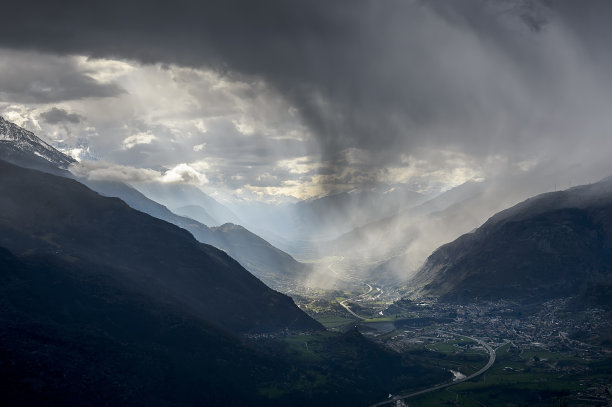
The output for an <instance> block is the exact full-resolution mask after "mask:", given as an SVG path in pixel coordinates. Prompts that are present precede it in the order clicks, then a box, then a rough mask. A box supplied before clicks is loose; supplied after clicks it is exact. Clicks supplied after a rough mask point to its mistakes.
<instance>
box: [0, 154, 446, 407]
mask: <svg viewBox="0 0 612 407" xmlns="http://www.w3.org/2000/svg"><path fill="white" fill-rule="evenodd" d="M22 153H23V154H24V155H25V156H27V155H28V154H29V155H30V157H29V160H27V161H26V164H28V165H32V164H37V163H38V160H40V159H44V160H45V161H47V162H49V161H48V160H47V159H46V158H41V157H39V156H38V155H35V154H32V153H31V152H29V151H27V150H23V151H22ZM57 153H58V154H61V153H59V152H57ZM56 170H57V171H58V172H59V173H60V174H62V175H63V176H57V175H53V174H50V173H47V172H40V171H37V170H32V169H26V168H23V167H20V166H17V165H14V164H10V163H8V162H6V161H0V213H1V214H2V215H1V216H0V229H1V232H2V233H0V270H2V272H3V273H4V275H3V277H4V278H3V283H2V284H1V285H0V291H1V292H2V296H1V298H2V299H1V300H0V323H1V324H2V327H3V335H2V337H1V338H0V342H1V344H2V351H1V352H2V359H1V362H0V375H1V376H2V377H3V378H5V379H3V382H2V385H1V388H2V390H3V394H4V396H3V400H4V401H5V402H7V403H9V405H13V404H15V405H18V404H23V403H29V402H32V403H35V404H39V405H41V403H42V405H55V404H57V403H60V404H75V403H80V402H82V400H83V398H84V397H86V400H87V402H88V403H90V404H91V405H112V404H116V403H119V404H124V403H128V404H131V405H168V404H170V405H180V404H188V405H195V404H201V403H204V404H207V405H243V404H244V403H246V404H250V405H285V404H286V403H292V404H295V405H311V404H312V403H313V402H314V403H317V404H320V405H338V404H346V405H352V404H354V403H355V402H356V401H357V400H360V401H363V400H364V397H365V400H372V401H374V400H376V398H380V397H383V395H384V394H386V391H394V390H393V389H397V388H398V387H397V386H404V385H405V384H403V383H404V382H405V380H408V381H410V382H412V383H415V384H416V383H421V382H422V381H423V380H430V381H431V380H434V381H435V380H436V377H438V376H439V375H441V374H442V372H441V371H436V369H431V368H427V367H423V366H420V365H418V364H417V363H416V362H407V361H406V360H403V361H401V360H400V358H399V357H398V355H394V354H393V353H389V352H388V351H387V350H384V349H382V348H380V347H378V346H377V345H374V344H372V343H369V342H368V341H366V340H365V339H363V337H362V336H361V335H360V334H359V333H358V332H356V331H351V332H348V333H347V334H346V335H343V336H334V337H329V338H328V337H326V336H321V337H320V338H319V339H316V341H317V344H318V345H317V346H318V347H319V350H318V351H317V352H323V354H324V355H326V357H331V359H330V360H329V361H326V360H325V359H323V360H319V359H316V361H315V362H308V361H304V360H302V359H301V358H300V357H299V356H295V354H294V353H292V352H291V351H290V350H288V349H284V348H282V347H281V348H280V349H278V348H276V349H274V352H270V351H268V350H266V349H265V348H263V349H261V348H258V347H254V346H253V345H250V344H249V343H246V342H244V339H243V338H244V335H247V336H257V335H259V334H263V335H275V334H278V333H282V334H288V333H291V332H297V333H304V332H309V333H310V334H311V335H314V334H317V333H321V332H322V331H323V328H322V326H321V325H320V324H319V323H318V322H316V321H314V320H313V319H311V318H310V317H309V316H307V315H306V314H305V313H303V312H302V311H301V310H299V309H298V308H297V307H296V306H295V304H294V303H293V301H292V300H291V299H290V298H289V297H287V296H284V295H282V294H280V293H278V292H275V291H273V290H271V289H270V288H268V287H266V286H265V285H264V284H263V283H262V282H261V281H259V280H258V279H257V278H255V277H254V276H252V275H251V274H249V272H248V271H247V270H245V269H244V268H242V267H241V266H240V264H238V262H236V261H235V260H233V259H232V258H230V257H229V256H228V255H227V254H226V253H224V252H222V251H220V250H218V249H216V248H214V247H212V246H209V245H205V244H202V243H199V242H197V241H196V240H195V239H194V237H193V236H192V235H191V234H190V233H189V232H187V231H186V230H183V229H180V228H179V227H177V226H175V225H173V224H171V223H167V222H166V221H163V220H160V219H157V218H155V217H152V216H150V215H148V214H145V213H143V212H139V211H137V210H134V209H132V208H130V207H129V206H128V205H127V204H126V203H124V202H123V201H121V200H119V199H117V198H109V197H104V196H101V195H99V194H98V193H96V192H94V191H92V190H90V189H88V188H87V187H86V186H84V185H83V184H81V183H79V182H77V181H75V180H73V179H70V178H68V177H66V174H67V173H66V172H63V171H62V170H61V169H58V168H56ZM93 184H95V185H97V187H98V188H99V189H101V190H106V192H107V193H114V194H116V195H122V196H126V197H127V198H128V200H132V202H134V203H135V204H134V206H137V205H145V206H146V207H145V209H147V210H148V211H150V212H152V213H156V214H157V215H159V216H160V217H168V216H174V217H175V218H174V219H173V220H174V221H176V222H179V221H180V222H186V224H189V223H190V222H191V223H193V222H195V221H191V220H189V219H187V218H180V217H178V216H177V215H174V214H172V213H171V212H170V211H168V210H167V209H166V208H165V207H163V206H161V205H159V204H156V203H154V202H153V201H150V200H148V199H146V198H144V196H143V195H142V194H140V193H139V192H137V191H135V190H134V189H132V188H130V187H128V186H126V185H124V184H121V183H93ZM117 192H119V193H117ZM177 218H178V220H177ZM198 225H199V224H197V223H196V226H193V225H191V227H192V228H195V229H194V230H196V231H197V230H198V228H205V229H204V231H212V232H213V233H215V232H217V231H218V232H219V233H222V235H221V236H227V241H226V242H225V243H226V244H231V245H232V246H231V248H232V250H233V251H235V252H236V253H238V254H240V255H242V256H244V257H245V258H253V259H254V260H253V262H254V263H257V261H258V260H260V261H262V262H266V261H268V260H267V257H269V256H264V257H266V258H265V259H263V260H262V259H257V258H256V257H257V256H258V255H260V254H258V253H261V252H260V249H259V248H258V247H257V245H259V246H263V247H264V250H276V253H277V256H280V257H281V258H283V259H284V262H283V263H282V267H283V270H291V267H293V266H294V264H295V260H293V259H292V258H291V257H290V256H288V255H286V254H283V253H282V252H280V251H278V249H273V248H270V246H269V245H268V244H267V242H265V241H263V240H262V239H261V238H258V237H257V236H254V235H252V234H250V233H249V232H248V231H246V230H244V229H243V228H241V227H239V226H236V225H230V224H227V225H224V226H221V227H218V228H213V229H208V228H207V227H206V226H204V225H199V226H198ZM203 233H204V232H203ZM253 241H255V242H256V245H255V246H253V243H252V242H253ZM320 335H323V334H320ZM356 367H358V370H359V371H360V374H359V375H357V376H355V375H354V370H355V368H356ZM168 369H171V371H170V372H168ZM296 369H297V371H298V372H300V371H304V372H309V373H308V374H309V375H310V376H309V377H304V376H296V375H295V373H294V372H295V371H296ZM383 370H384V371H385V372H387V373H383V374H381V371H383ZM319 377H328V378H329V382H325V383H315V382H312V383H311V380H315V381H316V380H319V379H317V378H319ZM398 378H402V381H397V380H398ZM235 383H239V386H238V387H237V388H236V384H235ZM269 386H273V388H276V387H275V386H282V390H281V391H280V393H279V391H278V390H274V391H275V393H274V394H275V396H274V397H273V398H272V399H271V398H269V397H267V396H265V394H267V392H268V391H270V390H267V389H268V388H269ZM302 386H312V390H311V391H309V392H308V393H303V391H301V389H302ZM279 388H280V387H279Z"/></svg>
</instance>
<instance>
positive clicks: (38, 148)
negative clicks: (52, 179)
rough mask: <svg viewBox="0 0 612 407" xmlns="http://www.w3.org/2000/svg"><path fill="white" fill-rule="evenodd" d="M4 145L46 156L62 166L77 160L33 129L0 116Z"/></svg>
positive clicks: (2, 143) (45, 157)
mask: <svg viewBox="0 0 612 407" xmlns="http://www.w3.org/2000/svg"><path fill="white" fill-rule="evenodd" d="M2 145H7V146H9V147H12V148H14V149H17V150H19V151H21V152H25V153H30V154H33V155H36V156H38V157H41V158H44V159H45V160H47V161H49V162H51V163H53V164H55V165H57V166H58V167H60V168H67V167H68V166H69V165H70V164H72V163H74V162H75V160H74V159H73V158H72V157H69V156H67V155H66V154H63V153H61V152H60V151H58V150H56V149H55V148H53V147H51V146H50V145H49V144H47V143H45V142H44V141H42V140H41V139H40V138H38V137H36V135H34V133H32V132H31V131H28V130H26V129H24V128H22V127H19V126H17V125H16V124H15V123H11V122H9V121H8V120H5V119H4V118H3V117H2V116H0V146H2Z"/></svg>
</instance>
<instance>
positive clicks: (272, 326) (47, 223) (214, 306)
mask: <svg viewBox="0 0 612 407" xmlns="http://www.w3.org/2000/svg"><path fill="white" fill-rule="evenodd" d="M0 213H1V215H0V246H4V247H6V248H8V249H9V250H11V251H12V252H13V253H15V254H16V255H18V256H19V255H25V254H30V253H34V254H54V255H57V256H59V257H60V258H62V259H64V260H66V261H70V262H72V263H73V264H75V265H76V266H81V267H82V268H84V269H85V268H86V266H88V265H89V264H92V265H95V267H97V268H98V269H102V268H104V269H105V270H107V271H106V273H107V274H109V275H112V276H113V278H115V279H117V280H119V281H121V282H122V283H123V284H127V285H131V286H134V287H137V288H138V289H139V290H142V291H143V292H146V293H147V294H150V295H155V296H158V297H160V298H167V299H168V301H176V302H177V303H180V304H182V305H183V306H184V307H185V308H186V309H187V310H189V311H190V312H192V313H194V314H196V315H198V316H201V317H202V318H205V319H206V320H208V321H211V322H214V323H217V324H220V325H222V326H224V327H226V328H227V329H231V330H233V331H238V332H251V331H270V330H283V329H295V330H302V329H320V325H319V324H318V323H316V322H315V321H314V320H312V319H311V318H310V317H308V316H307V315H306V314H304V313H303V312H302V311H300V310H299V309H298V308H297V307H296V306H295V304H294V303H293V301H292V300H291V299H290V298H289V297H287V296H285V295H282V294H279V293H277V292H275V291H273V290H271V289H270V288H268V287H266V286H265V285H264V284H263V283H262V282H261V281H259V280H258V279H257V278H255V277H254V276H253V275H251V274H250V273H249V272H248V271H246V270H245V269H244V268H242V267H241V266H240V265H239V264H238V263H237V262H236V261H234V260H233V259H231V258H230V257H229V256H228V255H227V254H225V253H224V252H222V251H220V250H217V249H215V248H213V247H211V246H208V245H205V244H202V243H199V242H198V241H196V240H195V239H194V238H193V236H192V235H191V234H189V233H188V232H187V231H185V230H183V229H180V228H178V227H177V226H175V225H172V224H170V223H167V222H165V221H162V220H159V219H156V218H153V217H151V216H149V215H146V214H144V213H141V212H138V211H135V210H133V209H131V208H130V207H129V206H127V205H126V204H125V203H124V202H123V201H120V200H119V199H116V198H105V197H101V196H100V195H98V194H97V193H95V192H93V191H91V190H89V189H88V188H87V187H85V186H83V185H82V184H79V183H78V182H76V181H73V180H70V179H66V178H62V177H58V176H54V175H50V174H45V173H41V172H38V171H32V170H27V169H24V168H20V167H17V166H14V165H11V164H8V163H5V162H0Z"/></svg>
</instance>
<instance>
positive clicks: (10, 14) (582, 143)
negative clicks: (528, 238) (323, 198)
mask: <svg viewBox="0 0 612 407" xmlns="http://www.w3.org/2000/svg"><path fill="white" fill-rule="evenodd" d="M610 21H612V2H610V1H605V0H601V1H591V0H585V1H571V0H567V1H562V0H559V1H553V0H549V1H547V0H539V1H537V0H517V1H501V0H500V1H492V0H452V1H450V0H449V1H442V0H420V1H417V0H401V1H396V0H372V1H361V0H334V1H329V0H326V1H316V0H304V1H297V0H295V1H293V0H292V1H290V0H286V1H281V0H271V1H263V2H255V1H251V0H230V1H228V0H225V1H216V2H212V1H187V0H175V1H172V2H154V1H150V0H149V1H129V2H125V1H118V0H106V1H90V2H82V1H53V2H50V1H27V0H22V1H19V2H12V4H10V5H4V6H3V19H2V23H1V24H0V114H2V115H3V116H4V117H5V118H7V119H9V120H13V121H15V122H16V123H17V124H20V125H24V126H25V127H27V128H29V129H30V130H33V131H35V132H36V133H37V134H39V135H40V136H42V137H44V138H46V139H47V140H48V141H50V142H52V143H54V144H55V145H57V146H59V147H61V148H62V149H64V150H65V151H69V152H71V153H72V154H74V155H75V156H79V157H80V158H81V159H82V168H81V169H80V171H82V172H83V173H84V174H89V176H90V177H93V178H96V177H97V178H115V179H123V180H126V181H143V180H160V181H166V182H168V181H180V180H183V181H185V182H192V183H196V184H200V185H205V188H207V190H209V191H214V190H218V191H223V192H224V193H226V194H231V195H233V196H235V197H241V198H245V199H253V198H257V199H264V200H271V199H272V200H283V199H288V198H292V199H295V198H299V199H303V198H308V197H312V196H317V195H321V194H326V193H331V192H335V191H341V190H349V189H352V188H357V187H367V186H372V185H376V184H380V183H385V184H389V185H393V184H396V183H407V184H410V185H414V187H415V188H416V189H422V190H426V189H427V188H428V187H431V186H432V185H445V186H447V187H450V186H453V185H457V184H459V183H461V182H464V181H466V180H469V179H479V178H488V177H491V176H495V175H496V174H505V173H511V172H529V171H538V170H543V169H545V170H546V171H548V172H551V173H555V174H559V175H558V176H559V177H560V178H563V177H565V178H567V177H570V176H571V177H572V179H571V180H568V181H567V182H573V183H577V182H588V181H595V180H596V179H597V178H601V177H604V176H606V175H609V174H612V164H610V162H612V160H610V159H609V157H610V155H611V153H612V134H611V133H612V114H611V113H612V47H611V46H610V44H611V43H612V25H611V24H610ZM92 159H95V160H96V161H90V160H92ZM560 182H561V183H563V182H564V180H563V179H560Z"/></svg>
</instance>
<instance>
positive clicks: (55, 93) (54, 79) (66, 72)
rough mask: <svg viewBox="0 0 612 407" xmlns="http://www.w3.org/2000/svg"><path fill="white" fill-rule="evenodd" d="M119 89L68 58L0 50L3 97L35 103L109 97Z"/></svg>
mask: <svg viewBox="0 0 612 407" xmlns="http://www.w3.org/2000/svg"><path fill="white" fill-rule="evenodd" d="M1 25H2V24H0V26H1ZM1 35H3V36H4V35H8V34H1ZM13 36H15V34H12V35H11V37H13ZM121 93H123V89H121V87H119V86H118V85H116V84H113V83H101V82H99V81H97V80H95V79H94V78H92V77H91V76H89V75H88V73H87V72H83V71H82V70H81V69H80V67H79V66H78V65H77V64H76V63H75V61H74V60H72V59H65V58H59V57H49V58H45V59H44V60H41V58H40V57H39V56H38V55H37V54H35V53H29V54H28V53H19V54H17V53H14V52H11V51H6V50H3V52H1V53H0V96H2V99H5V100H11V101H13V102H18V103H35V104H36V103H52V102H61V101H68V100H80V99H86V98H100V97H112V96H117V95H120V94H121Z"/></svg>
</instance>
